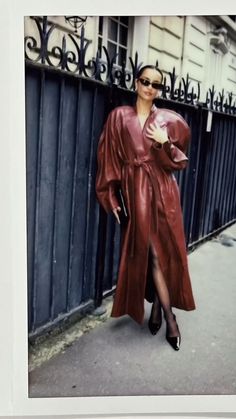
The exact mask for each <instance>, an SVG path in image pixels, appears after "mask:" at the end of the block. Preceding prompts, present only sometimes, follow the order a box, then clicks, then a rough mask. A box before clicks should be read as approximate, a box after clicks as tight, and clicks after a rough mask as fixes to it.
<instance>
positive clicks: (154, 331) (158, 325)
mask: <svg viewBox="0 0 236 419" xmlns="http://www.w3.org/2000/svg"><path fill="white" fill-rule="evenodd" d="M160 313H161V311H160ZM161 325H162V313H161V314H160V321H159V323H154V322H153V321H152V313H151V315H150V317H149V320H148V328H149V330H150V332H151V334H152V335H156V334H157V332H158V330H160V328H161Z"/></svg>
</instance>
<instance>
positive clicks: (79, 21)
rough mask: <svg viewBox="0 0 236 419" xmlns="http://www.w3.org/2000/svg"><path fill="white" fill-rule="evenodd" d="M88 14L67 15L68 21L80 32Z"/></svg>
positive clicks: (66, 19) (75, 30) (76, 31)
mask: <svg viewBox="0 0 236 419" xmlns="http://www.w3.org/2000/svg"><path fill="white" fill-rule="evenodd" d="M86 20H87V16H65V21H66V23H67V22H68V23H69V24H70V25H71V26H72V27H73V28H74V32H75V33H78V29H79V28H81V27H82V26H83V25H85V23H86Z"/></svg>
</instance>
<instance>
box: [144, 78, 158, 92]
mask: <svg viewBox="0 0 236 419" xmlns="http://www.w3.org/2000/svg"><path fill="white" fill-rule="evenodd" d="M139 81H140V83H141V84H142V85H143V86H147V87H148V86H150V85H151V86H152V87H153V89H156V90H163V87H164V86H163V84H161V83H156V82H155V81H154V82H153V83H151V82H150V81H149V80H147V79H142V78H139Z"/></svg>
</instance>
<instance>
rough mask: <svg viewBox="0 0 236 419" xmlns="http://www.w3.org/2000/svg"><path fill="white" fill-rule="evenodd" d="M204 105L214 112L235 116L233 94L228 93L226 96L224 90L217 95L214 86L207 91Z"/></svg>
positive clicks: (235, 107) (235, 109)
mask: <svg viewBox="0 0 236 419" xmlns="http://www.w3.org/2000/svg"><path fill="white" fill-rule="evenodd" d="M204 105H205V106H206V107H207V108H208V109H211V110H214V111H218V112H225V113H228V114H230V115H236V102H235V101H234V103H233V93H232V92H230V93H228V94H227V96H226V95H225V92H224V89H222V92H219V93H217V92H216V90H215V86H214V85H213V86H212V87H211V88H210V89H208V92H207V93H206V102H205V103H204Z"/></svg>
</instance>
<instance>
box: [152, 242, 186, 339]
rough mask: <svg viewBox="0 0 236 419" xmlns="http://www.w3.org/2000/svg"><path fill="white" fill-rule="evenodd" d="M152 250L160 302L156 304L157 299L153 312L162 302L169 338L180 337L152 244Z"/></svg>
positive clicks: (154, 276)
mask: <svg viewBox="0 0 236 419" xmlns="http://www.w3.org/2000/svg"><path fill="white" fill-rule="evenodd" d="M150 250H151V254H152V273H153V281H154V285H155V289H156V294H157V301H158V302H156V299H155V301H154V304H153V306H154V307H153V312H154V313H156V312H157V311H158V306H159V302H160V305H161V307H162V309H163V311H164V316H165V319H166V323H167V327H168V336H169V337H176V336H180V333H179V329H178V325H177V323H176V320H175V317H174V315H173V313H172V308H171V305H170V297H169V291H168V289H167V286H166V283H165V279H164V276H163V273H162V271H161V269H160V266H159V264H158V259H157V255H156V252H155V249H154V247H153V246H152V244H150ZM153 321H154V319H153Z"/></svg>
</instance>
